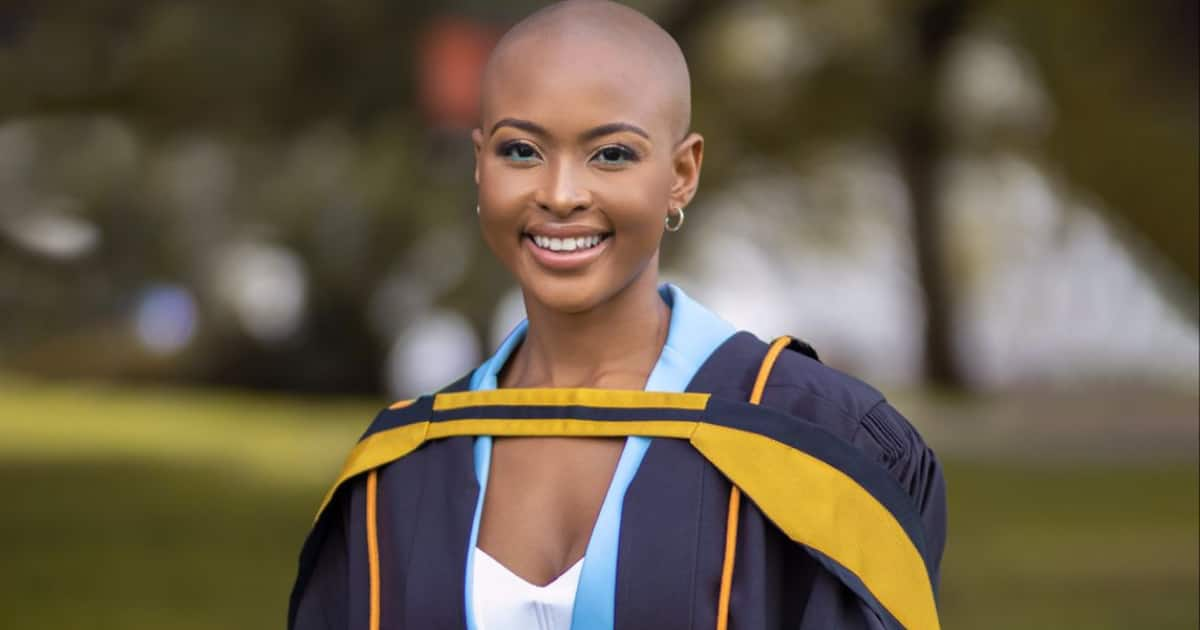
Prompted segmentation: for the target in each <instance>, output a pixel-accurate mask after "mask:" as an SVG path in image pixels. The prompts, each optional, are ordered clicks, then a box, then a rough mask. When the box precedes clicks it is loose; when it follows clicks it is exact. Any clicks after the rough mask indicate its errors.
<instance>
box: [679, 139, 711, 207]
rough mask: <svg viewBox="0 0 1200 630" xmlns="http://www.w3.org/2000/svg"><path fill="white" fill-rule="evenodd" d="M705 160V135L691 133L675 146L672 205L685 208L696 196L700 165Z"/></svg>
mask: <svg viewBox="0 0 1200 630" xmlns="http://www.w3.org/2000/svg"><path fill="white" fill-rule="evenodd" d="M703 162H704V137H703V136H701V135H700V134H698V133H689V134H688V135H687V137H685V138H684V139H683V140H681V141H680V142H679V144H678V145H676V146H675V151H674V153H673V154H672V155H671V167H672V171H673V172H674V177H675V181H674V182H672V184H671V205H672V207H675V208H683V207H685V206H687V205H688V204H690V203H691V202H692V197H695V196H696V188H698V187H699V186H700V166H701V164H702V163H703Z"/></svg>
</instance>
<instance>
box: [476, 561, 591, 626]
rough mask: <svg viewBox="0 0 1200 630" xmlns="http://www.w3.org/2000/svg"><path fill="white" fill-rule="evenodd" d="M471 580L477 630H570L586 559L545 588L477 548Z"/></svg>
mask: <svg viewBox="0 0 1200 630" xmlns="http://www.w3.org/2000/svg"><path fill="white" fill-rule="evenodd" d="M474 554H475V562H474V564H475V566H474V571H472V575H471V579H472V581H473V582H474V584H473V585H472V589H471V592H472V595H473V599H474V606H473V608H474V610H475V628H476V630H504V629H507V628H525V629H528V630H569V629H570V627H571V611H572V609H573V608H574V607H575V590H576V589H577V588H578V587H579V575H580V573H582V572H583V558H580V559H579V562H576V563H575V565H574V566H572V567H571V568H570V569H567V571H566V573H563V574H562V575H560V576H558V577H557V578H555V579H554V581H553V582H551V583H549V584H547V585H545V586H537V585H536V584H530V583H529V582H526V581H525V580H523V579H522V578H521V577H520V576H519V575H517V574H515V573H513V572H512V571H509V570H508V567H506V566H504V565H503V564H500V563H499V562H498V561H497V560H496V559H495V558H493V557H491V556H489V555H488V554H487V552H485V551H484V550H482V549H480V548H479V547H476V548H475V550H474Z"/></svg>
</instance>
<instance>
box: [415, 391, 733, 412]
mask: <svg viewBox="0 0 1200 630" xmlns="http://www.w3.org/2000/svg"><path fill="white" fill-rule="evenodd" d="M708 399H709V394H693V393H682V394H681V393H672V392H643V391H637V390H629V391H626V390H608V389H582V388H581V389H549V388H542V389H536V388H535V389H492V390H483V391H468V392H451V393H446V394H438V395H437V396H436V397H435V398H434V399H433V410H434V411H450V410H453V409H464V408H466V407H484V406H488V405H504V406H510V405H518V406H522V407H525V406H529V407H563V406H570V405H578V406H581V407H602V408H608V409H652V408H655V407H658V408H673V409H686V410H689V411H703V410H704V408H705V407H706V406H708Z"/></svg>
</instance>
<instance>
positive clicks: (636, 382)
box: [501, 268, 671, 389]
mask: <svg viewBox="0 0 1200 630" xmlns="http://www.w3.org/2000/svg"><path fill="white" fill-rule="evenodd" d="M657 284H658V274H657V272H656V270H654V269H653V268H651V269H647V270H646V272H645V273H643V274H642V275H641V276H640V277H639V278H637V279H636V280H635V281H634V282H633V283H632V284H630V285H629V286H627V287H625V288H624V289H622V290H621V291H620V292H618V293H617V294H616V295H614V296H612V297H611V298H610V299H608V300H606V301H605V302H604V303H603V304H600V305H598V306H596V307H595V308H593V309H591V310H589V311H585V312H581V313H563V312H561V311H554V310H552V309H548V308H545V307H544V306H542V305H539V304H536V303H534V302H533V301H532V300H529V299H526V311H527V313H528V316H529V328H528V331H527V332H526V335H525V340H524V342H523V343H522V344H521V346H520V348H518V349H517V352H516V353H515V355H514V356H513V357H512V359H511V360H510V361H509V362H508V366H507V367H506V368H505V371H504V374H503V375H502V376H501V385H502V386H503V387H596V388H604V389H642V388H644V387H645V385H646V380H647V379H648V378H649V377H650V372H651V371H652V370H653V369H654V365H655V363H656V362H657V360H658V356H659V354H660V353H661V352H662V347H663V344H665V343H666V340H667V330H668V328H669V326H670V320H671V310H670V309H669V308H668V307H667V305H666V303H664V302H663V300H662V297H661V296H660V295H659V294H658V287H657Z"/></svg>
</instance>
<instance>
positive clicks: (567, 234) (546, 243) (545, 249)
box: [521, 225, 612, 271]
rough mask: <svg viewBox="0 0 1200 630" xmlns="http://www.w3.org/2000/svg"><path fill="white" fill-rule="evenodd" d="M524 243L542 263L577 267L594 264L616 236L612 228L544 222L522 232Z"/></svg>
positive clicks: (568, 268)
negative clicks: (610, 229) (613, 234)
mask: <svg viewBox="0 0 1200 630" xmlns="http://www.w3.org/2000/svg"><path fill="white" fill-rule="evenodd" d="M521 240H522V246H523V247H524V248H525V249H526V250H527V251H528V252H529V253H530V254H531V255H532V257H533V259H534V260H535V261H536V262H537V263H538V264H539V265H540V266H542V267H544V268H546V269H548V270H551V271H573V270H578V269H581V268H583V267H586V266H587V265H589V264H591V262H592V261H593V260H595V259H596V258H598V257H599V256H600V255H601V254H602V253H603V252H604V251H605V250H607V249H608V245H609V242H610V241H611V240H612V233H611V232H604V231H600V230H597V229H595V228H591V227H584V226H557V225H544V226H538V227H535V228H531V229H530V230H529V231H527V232H525V233H524V234H523V235H522V239H521Z"/></svg>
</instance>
